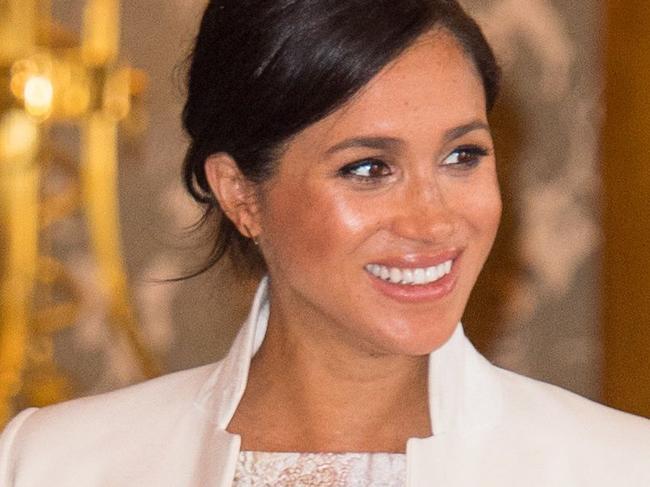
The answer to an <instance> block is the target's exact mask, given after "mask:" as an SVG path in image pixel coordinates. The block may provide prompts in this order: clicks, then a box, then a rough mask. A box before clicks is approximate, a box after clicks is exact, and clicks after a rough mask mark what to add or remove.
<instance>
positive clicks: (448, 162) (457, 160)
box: [443, 146, 489, 169]
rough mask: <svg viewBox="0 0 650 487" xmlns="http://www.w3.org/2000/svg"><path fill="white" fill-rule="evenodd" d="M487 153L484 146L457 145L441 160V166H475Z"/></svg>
mask: <svg viewBox="0 0 650 487" xmlns="http://www.w3.org/2000/svg"><path fill="white" fill-rule="evenodd" d="M488 154H489V151H488V150H487V149H486V148H484V147H479V146H467V147H459V148H457V149H456V150H454V151H453V152H452V153H451V154H449V156H447V158H446V159H445V160H444V162H443V166H460V167H462V168H467V169H469V168H471V167H474V166H476V165H477V164H478V163H479V162H480V161H481V159H482V158H483V157H485V156H487V155H488Z"/></svg>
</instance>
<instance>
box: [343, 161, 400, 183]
mask: <svg viewBox="0 0 650 487" xmlns="http://www.w3.org/2000/svg"><path fill="white" fill-rule="evenodd" d="M338 173H339V175H341V176H343V177H348V178H355V179H360V180H377V179H381V178H385V177H388V176H390V175H391V174H392V173H393V170H392V169H391V167H390V166H389V165H388V164H386V163H385V162H384V161H382V160H381V159H374V158H373V159H363V160H361V161H357V162H353V163H351V164H347V165H345V166H343V167H342V168H341V169H339V170H338Z"/></svg>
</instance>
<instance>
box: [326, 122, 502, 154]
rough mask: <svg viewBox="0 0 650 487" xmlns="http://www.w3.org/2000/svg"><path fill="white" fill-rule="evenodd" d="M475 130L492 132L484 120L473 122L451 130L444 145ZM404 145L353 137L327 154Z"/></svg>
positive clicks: (398, 141)
mask: <svg viewBox="0 0 650 487" xmlns="http://www.w3.org/2000/svg"><path fill="white" fill-rule="evenodd" d="M475 130H485V131H487V132H489V131H490V126H489V125H488V124H487V123H485V122H484V121H482V120H474V121H472V122H469V123H466V124H463V125H459V126H458V127H454V128H452V129H449V130H448V131H447V132H445V134H444V135H443V141H444V143H449V142H451V141H453V140H456V139H458V138H460V137H462V136H463V135H466V134H468V133H470V132H474V131H475ZM402 145H404V142H403V141H402V140H401V139H398V138H395V137H381V136H368V137H353V138H350V139H345V140H343V141H341V142H339V143H338V144H335V145H333V146H332V147H330V148H329V149H327V152H326V153H327V154H333V153H335V152H339V151H342V150H345V149H352V148H356V147H361V148H366V149H383V150H388V149H395V148H398V147H399V146H402Z"/></svg>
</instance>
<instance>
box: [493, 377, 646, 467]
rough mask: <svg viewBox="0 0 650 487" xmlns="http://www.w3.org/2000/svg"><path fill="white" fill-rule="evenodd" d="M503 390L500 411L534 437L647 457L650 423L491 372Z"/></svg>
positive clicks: (555, 388) (536, 383)
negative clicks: (496, 377)
mask: <svg viewBox="0 0 650 487" xmlns="http://www.w3.org/2000/svg"><path fill="white" fill-rule="evenodd" d="M495 369H496V370H497V373H498V374H499V376H500V378H501V384H502V387H503V394H502V396H503V398H504V399H503V402H504V411H505V414H506V415H507V417H508V419H509V421H511V422H512V424H513V425H518V424H519V425H522V427H524V426H525V427H526V428H527V429H528V430H529V431H530V430H531V429H533V430H535V432H536V434H538V437H541V438H547V439H548V440H549V441H553V442H555V441H564V442H566V443H569V444H570V443H585V444H587V443H589V445H590V447H592V448H593V447H594V446H596V445H602V446H603V448H606V449H609V448H617V449H619V450H620V449H621V448H623V447H625V446H629V449H630V450H634V449H636V450H637V451H639V452H643V454H644V455H650V420H648V419H646V418H643V417H640V416H635V415H633V414H629V413H626V412H623V411H619V410H616V409H613V408H611V407H608V406H604V405H602V404H600V403H597V402H595V401H592V400H590V399H587V398H585V397H582V396H580V395H578V394H575V393H573V392H571V391H568V390H566V389H563V388H561V387H558V386H555V385H552V384H548V383H546V382H542V381H539V380H536V379H532V378H529V377H525V376H522V375H519V374H516V373H514V372H511V371H508V370H504V369H500V368H495Z"/></svg>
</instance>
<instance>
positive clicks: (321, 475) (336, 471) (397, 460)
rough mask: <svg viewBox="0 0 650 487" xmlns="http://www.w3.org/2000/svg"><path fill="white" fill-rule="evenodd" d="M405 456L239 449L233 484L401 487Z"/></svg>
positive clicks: (285, 486) (304, 486) (244, 485)
mask: <svg viewBox="0 0 650 487" xmlns="http://www.w3.org/2000/svg"><path fill="white" fill-rule="evenodd" d="M405 482H406V455H403V454H395V453H268V452H248V451H246V452H240V454H239V460H238V462H237V471H236V473H235V479H234V482H233V486H235V487H253V486H256V487H259V486H274V487H351V486H357V487H359V486H373V487H403V486H404V485H405Z"/></svg>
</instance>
